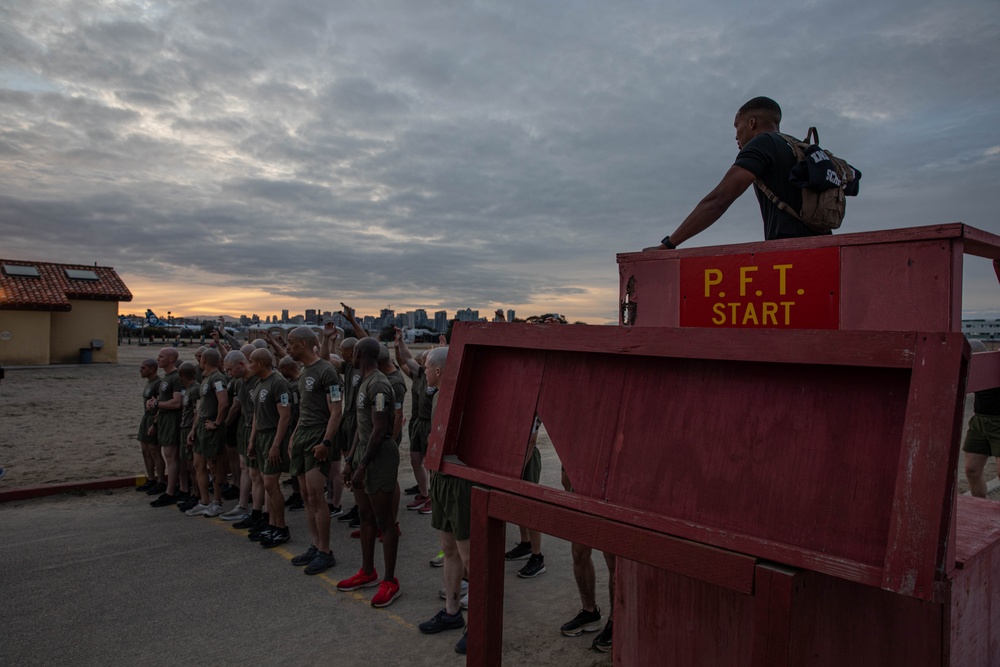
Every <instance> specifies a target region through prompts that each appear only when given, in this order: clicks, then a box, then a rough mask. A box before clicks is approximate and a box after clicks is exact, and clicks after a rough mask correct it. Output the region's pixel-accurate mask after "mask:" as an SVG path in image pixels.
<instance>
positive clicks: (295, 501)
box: [285, 492, 302, 507]
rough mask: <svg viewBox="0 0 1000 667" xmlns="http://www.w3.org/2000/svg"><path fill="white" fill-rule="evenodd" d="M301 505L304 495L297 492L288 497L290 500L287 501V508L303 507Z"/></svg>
mask: <svg viewBox="0 0 1000 667" xmlns="http://www.w3.org/2000/svg"><path fill="white" fill-rule="evenodd" d="M301 504H302V495H301V494H299V493H297V492H296V493H293V494H292V495H290V496H288V500H286V501H285V507H291V506H292V505H301Z"/></svg>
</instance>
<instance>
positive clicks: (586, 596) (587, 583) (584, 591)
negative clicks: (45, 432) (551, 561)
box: [572, 543, 597, 611]
mask: <svg viewBox="0 0 1000 667" xmlns="http://www.w3.org/2000/svg"><path fill="white" fill-rule="evenodd" d="M572 550H573V577H574V578H575V579H576V588H577V590H579V592H580V604H581V605H582V607H583V608H584V609H585V610H587V611H594V610H595V609H596V608H597V600H596V594H595V591H594V589H595V587H596V585H597V577H596V575H595V574H594V560H593V559H592V558H591V557H590V554H591V552H592V551H593V550H592V549H591V548H590V547H585V546H583V545H582V544H576V543H573V549H572Z"/></svg>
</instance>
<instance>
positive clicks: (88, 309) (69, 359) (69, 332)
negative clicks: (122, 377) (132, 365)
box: [49, 301, 118, 364]
mask: <svg viewBox="0 0 1000 667" xmlns="http://www.w3.org/2000/svg"><path fill="white" fill-rule="evenodd" d="M69 303H70V305H71V306H72V307H73V310H71V311H69V312H68V313H52V333H51V339H50V345H49V359H50V361H49V363H53V364H75V363H77V362H79V360H80V348H84V347H86V348H89V347H90V341H91V340H92V339H100V340H103V341H104V348H103V349H101V350H94V351H93V360H94V363H95V364H99V363H112V364H114V363H118V302H117V301H70V302H69Z"/></svg>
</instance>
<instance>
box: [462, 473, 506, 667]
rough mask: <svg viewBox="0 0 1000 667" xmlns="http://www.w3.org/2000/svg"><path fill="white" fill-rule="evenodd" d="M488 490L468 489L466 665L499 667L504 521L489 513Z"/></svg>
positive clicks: (501, 626) (501, 633)
mask: <svg viewBox="0 0 1000 667" xmlns="http://www.w3.org/2000/svg"><path fill="white" fill-rule="evenodd" d="M491 496H492V492H491V491H487V490H485V489H482V488H479V487H475V488H473V489H472V524H471V531H470V532H471V535H470V541H471V543H470V548H471V550H472V553H471V558H472V562H471V563H470V564H469V592H470V593H471V595H470V600H471V601H472V604H470V605H469V627H468V632H469V635H468V664H470V665H483V666H484V667H500V665H501V663H502V662H503V582H504V558H503V554H504V542H505V540H506V539H507V527H506V524H505V523H504V522H503V521H502V520H500V519H497V518H495V517H492V516H490V504H491Z"/></svg>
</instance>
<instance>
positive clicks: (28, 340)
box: [0, 310, 52, 366]
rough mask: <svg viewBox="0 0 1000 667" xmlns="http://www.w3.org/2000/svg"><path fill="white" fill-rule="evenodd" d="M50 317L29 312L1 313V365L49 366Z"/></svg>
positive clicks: (1, 311)
mask: <svg viewBox="0 0 1000 667" xmlns="http://www.w3.org/2000/svg"><path fill="white" fill-rule="evenodd" d="M51 315H52V313H46V312H36V311H31V310H0V365H4V366H44V365H46V364H48V363H49V327H50V316H51Z"/></svg>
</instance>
